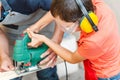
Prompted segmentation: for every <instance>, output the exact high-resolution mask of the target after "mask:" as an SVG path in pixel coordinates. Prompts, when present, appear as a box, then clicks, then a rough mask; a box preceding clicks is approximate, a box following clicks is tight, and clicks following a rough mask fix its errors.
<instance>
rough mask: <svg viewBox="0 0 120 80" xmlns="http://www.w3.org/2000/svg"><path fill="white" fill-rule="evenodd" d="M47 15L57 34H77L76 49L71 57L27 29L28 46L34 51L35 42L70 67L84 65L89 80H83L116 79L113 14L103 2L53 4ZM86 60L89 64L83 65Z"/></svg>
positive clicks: (58, 0)
mask: <svg viewBox="0 0 120 80" xmlns="http://www.w3.org/2000/svg"><path fill="white" fill-rule="evenodd" d="M51 13H52V15H53V16H54V18H55V22H56V23H57V24H58V26H59V27H60V28H61V30H63V31H65V32H68V33H72V32H74V31H75V30H79V31H81V37H80V39H79V41H78V49H77V50H76V51H75V52H74V53H72V52H70V51H69V50H67V49H64V48H62V47H61V46H59V45H58V44H56V43H54V42H53V41H51V40H50V39H48V38H46V37H45V36H44V35H38V34H35V33H33V32H31V31H30V30H29V29H28V34H29V36H30V38H31V39H32V42H31V43H29V44H28V45H29V46H32V47H37V46H38V45H39V42H44V43H45V44H47V45H48V46H49V47H50V48H51V49H52V50H53V51H54V52H55V53H56V54H57V55H59V56H60V57H61V58H63V59H64V60H66V61H68V62H70V63H78V62H81V61H84V62H85V69H87V70H89V71H88V73H87V74H91V72H92V76H91V77H89V76H88V77H89V78H88V77H86V79H88V80H119V79H120V64H119V63H120V59H119V58H120V37H119V33H118V25H117V21H116V18H115V16H114V14H113V12H112V11H111V10H110V8H109V7H108V6H107V5H106V4H105V3H104V2H103V0H53V2H52V6H51ZM87 59H88V60H89V61H87V62H86V60H87ZM86 64H87V65H86ZM86 66H87V67H86ZM88 67H90V68H91V69H88ZM85 71H86V70H85ZM93 76H94V77H93Z"/></svg>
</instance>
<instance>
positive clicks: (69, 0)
mask: <svg viewBox="0 0 120 80" xmlns="http://www.w3.org/2000/svg"><path fill="white" fill-rule="evenodd" d="M82 2H83V5H84V6H85V8H86V10H87V11H94V9H93V4H92V1H91V0H82ZM50 11H51V13H52V15H53V16H54V17H57V16H59V17H60V19H62V20H64V21H66V22H76V21H77V20H79V18H81V17H82V15H83V13H82V11H81V9H80V8H79V7H78V5H77V4H76V1H75V0H53V2H52V5H51V9H50Z"/></svg>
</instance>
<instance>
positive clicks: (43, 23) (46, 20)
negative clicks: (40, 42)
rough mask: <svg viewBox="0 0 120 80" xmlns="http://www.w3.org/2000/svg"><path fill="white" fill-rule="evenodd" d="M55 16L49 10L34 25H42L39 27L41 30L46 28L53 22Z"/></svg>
mask: <svg viewBox="0 0 120 80" xmlns="http://www.w3.org/2000/svg"><path fill="white" fill-rule="evenodd" d="M53 19H54V18H53V16H52V15H51V13H50V11H49V12H47V13H46V14H45V15H44V16H43V17H42V18H41V19H40V20H38V21H37V22H36V23H35V24H34V25H35V26H37V27H40V28H39V29H40V30H41V29H42V28H44V27H45V26H46V25H48V24H49V23H51V22H52V21H53Z"/></svg>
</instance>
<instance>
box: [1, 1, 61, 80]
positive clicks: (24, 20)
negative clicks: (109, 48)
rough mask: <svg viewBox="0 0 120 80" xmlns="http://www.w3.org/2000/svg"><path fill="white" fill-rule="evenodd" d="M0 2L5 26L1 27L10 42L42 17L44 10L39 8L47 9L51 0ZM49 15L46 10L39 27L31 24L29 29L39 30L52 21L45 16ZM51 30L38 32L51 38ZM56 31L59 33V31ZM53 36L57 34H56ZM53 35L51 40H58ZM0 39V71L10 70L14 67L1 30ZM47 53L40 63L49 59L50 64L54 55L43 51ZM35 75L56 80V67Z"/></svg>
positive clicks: (49, 51)
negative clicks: (46, 56)
mask: <svg viewBox="0 0 120 80" xmlns="http://www.w3.org/2000/svg"><path fill="white" fill-rule="evenodd" d="M1 2H2V7H1V19H0V21H1V23H2V24H4V25H5V26H6V27H3V28H4V30H5V31H6V32H7V35H8V37H9V41H10V43H11V44H12V42H13V41H14V40H16V39H20V38H21V37H20V34H21V33H22V32H23V31H24V30H25V29H26V28H27V27H29V26H30V25H31V24H33V23H34V22H36V21H37V20H38V19H39V18H41V17H42V15H43V14H44V13H45V12H44V11H42V10H41V9H44V10H49V8H50V4H51V0H1ZM40 8H41V9H40ZM49 15H51V14H50V12H48V13H47V14H46V15H45V16H44V18H42V19H41V20H39V21H38V22H39V23H40V24H39V26H40V28H39V29H38V28H37V29H35V28H34V29H33V28H32V26H31V29H32V30H33V31H35V32H36V30H41V29H42V28H43V27H44V26H46V25H48V24H49V23H50V22H52V20H53V19H52V18H48V19H47V18H46V17H48V16H49ZM33 26H34V25H33ZM35 26H36V25H35ZM51 27H52V26H51ZM56 30H57V29H56ZM51 32H53V27H52V28H50V27H47V28H46V29H44V30H42V31H41V32H40V33H41V34H45V35H46V36H48V37H49V38H51V35H52V33H51ZM56 32H57V33H58V34H59V31H56ZM50 34H51V35H50ZM55 36H57V34H56V35H55ZM55 36H53V37H52V40H54V41H56V42H60V41H59V38H58V39H56V37H55ZM0 41H1V42H2V43H0V57H1V62H0V71H9V70H12V69H14V67H13V65H12V61H11V59H10V58H9V53H10V51H9V43H8V40H7V38H6V36H5V35H4V33H3V31H2V30H0ZM12 45H13V44H12ZM47 54H49V56H48V58H46V59H45V60H44V61H43V62H42V63H47V61H49V60H50V59H51V61H50V62H49V63H48V65H50V64H52V63H53V62H54V61H55V59H56V55H55V54H54V53H53V52H52V51H51V50H50V49H49V50H48V51H47V52H46V53H45V55H47ZM53 65H54V64H53ZM48 73H49V74H48ZM37 77H38V78H39V79H41V80H58V76H57V73H56V67H54V68H48V69H45V70H42V71H39V72H37ZM17 79H18V78H17ZM17 79H15V80H17ZM18 80H20V79H18Z"/></svg>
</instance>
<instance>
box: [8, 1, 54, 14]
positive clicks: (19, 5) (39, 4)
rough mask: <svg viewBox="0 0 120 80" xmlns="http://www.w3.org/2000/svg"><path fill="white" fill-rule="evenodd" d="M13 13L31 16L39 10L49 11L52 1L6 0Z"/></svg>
mask: <svg viewBox="0 0 120 80" xmlns="http://www.w3.org/2000/svg"><path fill="white" fill-rule="evenodd" d="M7 2H8V4H9V5H10V7H11V8H12V10H13V11H16V12H19V13H22V14H27V15H29V14H31V13H33V12H35V11H36V10H38V9H39V8H41V9H43V10H49V9H50V5H51V3H52V0H7Z"/></svg>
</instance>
